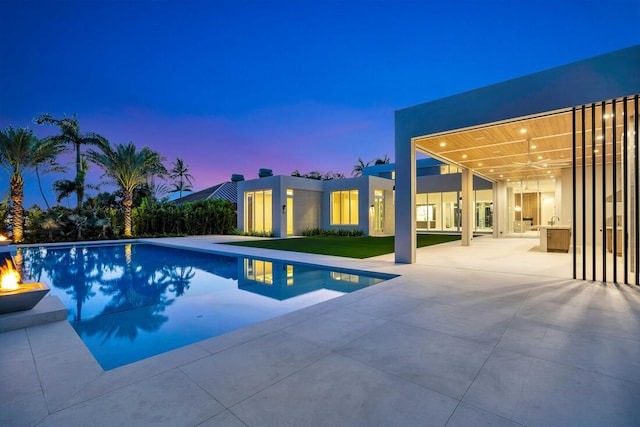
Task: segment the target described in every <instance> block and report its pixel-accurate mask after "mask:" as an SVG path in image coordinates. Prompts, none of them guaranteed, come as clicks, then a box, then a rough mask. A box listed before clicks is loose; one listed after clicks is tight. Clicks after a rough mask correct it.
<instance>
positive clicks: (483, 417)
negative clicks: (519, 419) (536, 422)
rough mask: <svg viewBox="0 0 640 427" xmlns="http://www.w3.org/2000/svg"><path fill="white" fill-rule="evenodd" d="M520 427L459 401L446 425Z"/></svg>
mask: <svg viewBox="0 0 640 427" xmlns="http://www.w3.org/2000/svg"><path fill="white" fill-rule="evenodd" d="M469 426H473V427H521V426H522V424H520V423H516V422H515V421H512V420H508V419H506V418H504V417H501V416H499V415H496V414H492V413H491V412H487V411H483V410H482V409H478V408H474V407H473V406H471V405H467V404H465V403H460V405H458V407H457V408H456V410H455V412H454V413H453V415H452V416H451V418H450V419H449V421H448V422H447V426H446V427H469Z"/></svg>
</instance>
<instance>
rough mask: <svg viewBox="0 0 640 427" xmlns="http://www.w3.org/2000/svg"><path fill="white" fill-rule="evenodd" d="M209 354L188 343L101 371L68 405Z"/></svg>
mask: <svg viewBox="0 0 640 427" xmlns="http://www.w3.org/2000/svg"><path fill="white" fill-rule="evenodd" d="M210 354H211V353H209V352H208V351H206V350H204V349H203V348H200V347H199V346H197V345H195V344H194V345H188V346H185V347H182V348H178V349H176V350H172V351H168V352H166V353H161V354H158V355H156V356H153V357H149V358H147V359H142V360H140V361H137V362H134V363H131V364H129V365H124V366H121V367H119V368H116V369H112V370H109V371H106V372H103V373H102V374H101V375H99V376H98V377H97V378H95V379H94V380H92V381H91V382H89V383H87V384H86V385H84V386H83V387H82V389H80V390H79V391H78V392H77V393H76V394H75V395H74V396H73V397H71V398H70V399H69V405H71V404H76V403H80V402H83V401H85V400H89V399H91V398H94V397H96V396H100V395H102V394H105V393H108V392H111V391H114V390H117V389H119V388H122V387H125V386H127V385H129V384H132V383H134V382H137V381H140V380H142V379H145V378H149V377H152V376H155V375H158V374H160V373H162V372H166V371H169V370H171V369H174V368H177V367H179V366H182V365H184V364H187V363H190V362H193V361H194V360H198V359H202V358H203V357H207V356H209V355H210Z"/></svg>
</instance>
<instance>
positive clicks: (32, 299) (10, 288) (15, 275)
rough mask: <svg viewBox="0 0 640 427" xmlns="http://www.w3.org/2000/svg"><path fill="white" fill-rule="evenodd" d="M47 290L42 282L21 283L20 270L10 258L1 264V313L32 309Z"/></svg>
mask: <svg viewBox="0 0 640 427" xmlns="http://www.w3.org/2000/svg"><path fill="white" fill-rule="evenodd" d="M47 292H49V287H48V286H46V285H44V284H42V283H20V272H19V271H18V270H16V269H15V268H14V267H13V263H12V262H11V260H10V259H6V260H5V265H0V314H4V313H13V312H15V311H23V310H31V309H32V308H33V307H35V305H36V304H37V303H39V302H40V300H41V299H42V298H43V297H44V296H45V295H46V294H47Z"/></svg>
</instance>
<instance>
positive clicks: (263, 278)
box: [244, 258, 273, 285]
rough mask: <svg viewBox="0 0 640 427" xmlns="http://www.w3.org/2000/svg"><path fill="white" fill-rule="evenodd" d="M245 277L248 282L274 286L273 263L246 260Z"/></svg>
mask: <svg viewBox="0 0 640 427" xmlns="http://www.w3.org/2000/svg"><path fill="white" fill-rule="evenodd" d="M244 277H245V278H246V279H248V280H254V281H256V282H260V283H264V284H266V285H272V284H273V263H271V262H268V261H262V260H259V259H249V258H247V259H245V260H244Z"/></svg>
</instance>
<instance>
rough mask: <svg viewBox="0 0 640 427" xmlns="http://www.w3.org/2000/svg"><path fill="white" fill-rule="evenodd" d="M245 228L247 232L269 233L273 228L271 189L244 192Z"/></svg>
mask: <svg viewBox="0 0 640 427" xmlns="http://www.w3.org/2000/svg"><path fill="white" fill-rule="evenodd" d="M244 206H245V210H244V229H245V231H247V232H261V233H269V232H271V230H272V225H271V224H272V221H271V207H272V196H271V190H258V191H247V192H245V193H244Z"/></svg>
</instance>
